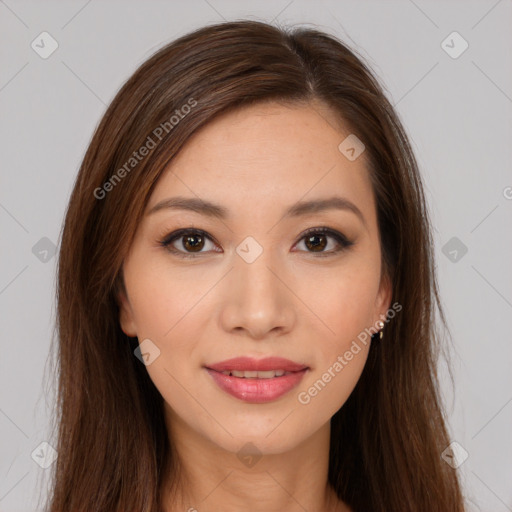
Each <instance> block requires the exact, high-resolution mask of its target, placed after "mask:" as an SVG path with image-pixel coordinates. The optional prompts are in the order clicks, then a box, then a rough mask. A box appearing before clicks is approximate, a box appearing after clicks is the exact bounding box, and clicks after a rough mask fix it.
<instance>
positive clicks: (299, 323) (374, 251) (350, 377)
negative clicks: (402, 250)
mask: <svg viewBox="0 0 512 512" xmlns="http://www.w3.org/2000/svg"><path fill="white" fill-rule="evenodd" d="M349 134H350V131H349V130H348V129H346V128H344V126H343V124H341V123H340V121H338V120H337V119H336V117H335V116H334V113H333V112H332V111H330V110H329V109H328V108H327V107H326V106H324V105H322V104H318V103H315V104H311V105H309V106H294V107H287V106H283V105H280V104H277V103H267V104H260V105H256V106H251V107H245V108H243V109H240V110H237V111H236V112H233V113H228V114H225V115H223V116H222V117H219V118H217V119H216V120H215V121H213V122H212V123H211V124H209V125H207V126H206V127H204V128H203V129H202V130H201V131H200V132H198V133H197V134H195V135H194V136H193V138H191V139H190V140H189V141H188V143H187V145H186V146H185V147H184V148H183V150H182V151H181V152H180V153H179V155H178V156H177V157H176V158H175V159H174V160H173V161H172V163H171V164H170V166H169V167H168V168H167V169H166V170H165V171H164V173H163V174H162V176H161V177H160V179H159V181H158V183H157V185H156V187H155V189H154V191H153V194H152V196H151V198H150V200H149V203H148V206H147V210H146V214H145V216H144V218H143V220H142V222H141V223H140V225H139V227H138V230H137V233H136V235H135V239H134V242H133V244H132V247H131V249H130V251H129V254H128V255H127V257H126V259H125V261H124V265H123V274H124V282H125V289H126V294H123V295H122V296H121V297H120V301H121V316H120V322H121V327H122V329H123V331H124V332H125V333H126V334H128V335H129V336H137V337H138V340H139V343H140V344H141V350H142V352H143V353H147V354H148V355H147V356H146V357H147V362H146V369H147V371H148V373H149V376H150V378H151V379H152V381H153V382H154V384H155V386H156V387H157V388H158V390H159V391H160V393H161V394H162V396H163V398H164V401H165V408H166V419H167V421H168V425H169V427H170V428H176V429H178V427H179V426H181V429H182V431H188V432H194V433H197V434H198V435H199V436H201V438H202V439H206V440H208V441H210V442H212V443H214V444H215V445H217V446H218V447H220V448H223V449H225V450H229V451H231V452H237V451H238V450H240V448H241V447H242V446H244V445H245V443H248V442H252V443H253V444H254V445H255V446H256V447H257V448H258V449H259V450H260V451H261V452H262V453H279V452H282V451H285V450H289V449H292V448H293V447H294V446H297V445H299V444H300V443H302V442H304V441H305V440H306V439H307V438H309V437H310V436H313V435H314V434H315V432H317V431H319V429H321V428H322V427H325V426H326V425H328V423H329V420H330V418H331V417H332V416H333V414H334V413H335V412H336V411H337V410H338V409H339V408H340V407H341V406H342V405H343V404H344V403H345V401H346V400H347V398H348V396H349V395H350V393H351V392H352V390H353V389H354V387H355V385H356V383H357V381H358V379H359V377H360V375H361V372H362V370H363V367H364V364H365V362H366V358H367V354H368V349H369V346H370V343H369V337H368V336H366V344H365V343H362V342H361V341H360V340H361V339H362V338H363V337H364V336H361V333H362V332H364V329H365V328H369V327H370V326H375V324H376V322H378V321H379V320H380V319H381V318H382V315H384V314H385V312H386V310H387V309H388V307H389V303H390V286H389V282H388V281H387V279H385V278H382V279H381V250H380V245H379V233H378V226H377V218H376V208H375V201H374V197H373V193H372V188H371V184H370V179H369V175H368V171H367V169H366V162H365V154H364V153H363V154H362V155H361V156H360V157H359V158H357V159H356V160H354V161H350V160H349V159H347V158H346V157H345V156H344V154H342V153H341V152H340V150H339V149H338V146H339V145H340V143H341V142H342V141H343V140H344V139H345V138H346V137H347V136H348V135H349ZM178 197H179V198H181V206H180V204H178V202H177V201H176V198H178ZM333 198H341V200H338V202H337V203H335V202H333V203H332V204H331V205H330V207H325V208H322V207H319V206H318V205H317V208H312V207H311V204H310V207H309V208H308V205H307V204H306V203H309V202H312V201H324V200H329V199H333ZM190 200H194V201H196V203H195V204H193V203H187V201H190ZM198 200H202V201H205V202H206V201H207V202H209V203H213V204H214V205H216V206H215V207H211V206H210V207H204V208H201V207H200V206H201V205H200V204H199V202H198ZM187 204H188V207H187ZM291 208H293V209H292V210H290V209H291ZM358 336H359V338H358ZM354 343H355V344H354ZM356 346H357V347H358V348H356ZM350 354H352V356H350ZM241 357H244V358H250V359H252V361H249V362H247V360H245V361H244V360H242V361H238V362H228V363H226V364H224V365H219V363H222V362H224V361H227V360H231V359H233V358H241ZM277 357H278V358H284V359H286V360H288V362H284V361H275V360H274V361H272V360H269V361H267V365H266V366H265V365H264V364H263V362H262V360H263V359H265V358H277ZM251 363H252V365H251ZM292 363H295V366H293V365H292ZM212 367H215V368H212ZM230 370H233V371H244V370H250V371H252V372H253V373H242V374H236V375H233V374H232V373H231V372H230ZM258 370H260V371H263V370H266V371H267V372H266V373H263V374H262V373H257V374H256V373H254V372H256V371H258ZM272 370H277V374H275V373H272ZM282 370H285V372H286V373H285V374H284V375H280V374H281V371H282ZM222 371H224V374H223V373H221V372H222ZM268 371H270V373H268Z"/></svg>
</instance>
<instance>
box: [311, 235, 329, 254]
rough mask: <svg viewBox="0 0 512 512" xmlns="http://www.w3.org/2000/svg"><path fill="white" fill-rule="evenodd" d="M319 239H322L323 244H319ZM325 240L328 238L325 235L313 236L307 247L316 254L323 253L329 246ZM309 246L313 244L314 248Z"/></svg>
mask: <svg viewBox="0 0 512 512" xmlns="http://www.w3.org/2000/svg"><path fill="white" fill-rule="evenodd" d="M319 238H322V239H323V242H320V243H319V242H318V239H319ZM325 239H326V237H325V236H324V235H318V234H316V235H311V236H309V237H308V238H307V239H306V246H307V247H308V249H311V248H312V250H313V251H315V252H319V251H322V250H323V249H325V246H326V245H327V243H326V242H325ZM315 240H316V241H315ZM309 244H312V247H310V245H309Z"/></svg>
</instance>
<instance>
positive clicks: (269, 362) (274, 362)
mask: <svg viewBox="0 0 512 512" xmlns="http://www.w3.org/2000/svg"><path fill="white" fill-rule="evenodd" d="M206 368H209V369H210V370H215V371H217V372H225V371H228V370H236V371H242V372H243V371H261V372H264V371H269V370H284V371H285V372H300V371H301V370H305V369H306V368H308V366H306V365H304V364H300V363H295V362H294V361H290V360H289V359H284V358H282V357H265V358H263V359H254V358H252V357H235V358H233V359H227V360H226V361H220V362H219V363H215V364H209V365H206Z"/></svg>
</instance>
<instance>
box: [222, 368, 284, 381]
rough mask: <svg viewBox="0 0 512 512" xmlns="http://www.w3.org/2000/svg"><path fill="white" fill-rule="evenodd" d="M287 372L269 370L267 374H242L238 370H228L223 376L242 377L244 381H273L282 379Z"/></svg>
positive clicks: (253, 372) (255, 372)
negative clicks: (278, 378)
mask: <svg viewBox="0 0 512 512" xmlns="http://www.w3.org/2000/svg"><path fill="white" fill-rule="evenodd" d="M285 373H286V374H287V373H289V372H285V371H284V370H268V371H266V372H257V371H247V372H241V371H238V370H231V371H229V370H226V371H224V372H222V374H223V375H228V376H229V375H232V376H233V377H240V378H244V379H273V378H274V377H281V376H282V375H284V374H285Z"/></svg>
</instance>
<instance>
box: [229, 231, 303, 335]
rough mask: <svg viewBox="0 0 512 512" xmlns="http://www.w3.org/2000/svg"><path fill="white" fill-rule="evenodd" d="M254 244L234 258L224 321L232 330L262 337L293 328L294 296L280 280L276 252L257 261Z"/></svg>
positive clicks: (241, 245)
mask: <svg viewBox="0 0 512 512" xmlns="http://www.w3.org/2000/svg"><path fill="white" fill-rule="evenodd" d="M251 243H252V241H250V240H249V241H247V245H244V243H242V244H240V246H239V247H238V249H237V253H238V254H235V255H234V258H235V261H234V268H233V271H232V272H231V276H230V279H231V281H230V284H229V287H230V292H229V293H228V294H227V295H226V297H227V299H226V300H227V303H226V304H225V308H224V314H223V321H224V323H225V325H224V328H226V329H228V330H233V329H244V330H247V331H248V332H250V334H251V335H252V336H254V337H259V336H264V335H265V334H266V333H267V332H269V331H271V330H273V329H276V328H279V329H284V330H287V329H289V328H290V326H291V324H292V322H293V318H294V315H293V303H292V299H293V294H291V293H290V291H289V290H288V289H287V287H286V286H285V284H284V283H283V281H285V279H283V278H280V276H279V273H280V270H279V267H280V265H279V264H278V262H277V259H276V257H275V256H274V254H273V252H272V251H271V250H267V249H265V250H262V251H261V252H260V254H259V255H258V256H257V257H256V258H255V259H253V258H254V255H255V253H254V251H255V250H256V247H255V246H254V245H252V246H251ZM244 249H245V252H244ZM251 251H253V252H252V254H251ZM248 255H250V257H248Z"/></svg>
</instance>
